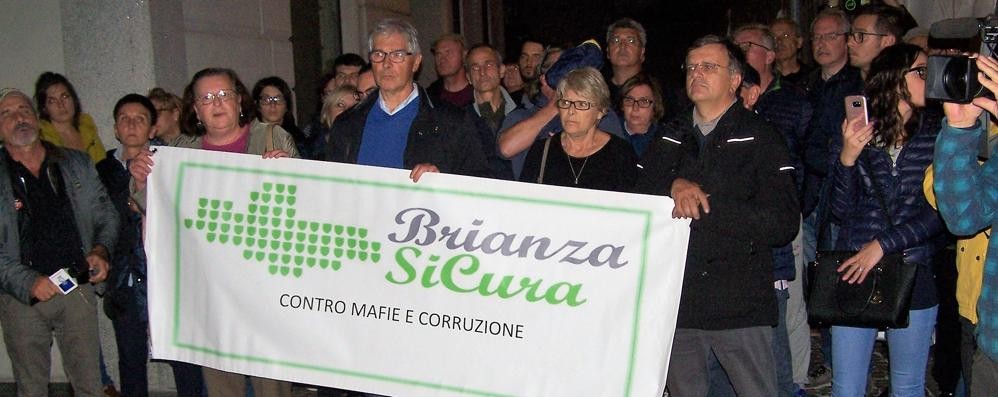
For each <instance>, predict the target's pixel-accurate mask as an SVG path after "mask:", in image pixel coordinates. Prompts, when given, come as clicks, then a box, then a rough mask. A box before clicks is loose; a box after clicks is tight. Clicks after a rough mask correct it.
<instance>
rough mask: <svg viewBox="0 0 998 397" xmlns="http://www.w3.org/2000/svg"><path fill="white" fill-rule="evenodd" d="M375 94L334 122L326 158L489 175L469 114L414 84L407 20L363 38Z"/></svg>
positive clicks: (415, 55) (412, 34) (414, 52)
mask: <svg viewBox="0 0 998 397" xmlns="http://www.w3.org/2000/svg"><path fill="white" fill-rule="evenodd" d="M368 47H369V48H368V50H369V52H368V57H369V58H370V61H371V66H372V70H373V71H374V79H375V81H376V82H377V83H378V87H379V89H378V92H377V94H376V95H370V96H368V98H367V99H365V100H364V101H363V102H361V103H359V104H358V105H357V106H356V107H354V108H353V109H351V110H350V111H347V112H346V113H344V114H342V115H340V117H339V118H338V119H337V120H336V123H334V124H333V129H332V132H331V133H330V137H329V144H328V145H327V147H326V160H329V161H336V162H341V163H352V164H362V165H373V166H380V167H389V168H401V169H408V170H412V172H411V173H410V175H409V176H410V178H412V180H413V181H418V180H419V177H420V176H421V175H422V174H423V173H426V172H444V173H449V174H461V175H471V176H489V167H488V163H487V162H486V159H485V155H484V154H483V153H482V147H481V143H480V142H479V141H478V135H477V130H476V128H475V125H474V122H473V120H472V118H471V116H470V115H469V114H467V113H466V112H464V111H462V110H460V109H457V108H454V107H452V106H449V105H446V104H441V103H433V102H432V101H431V100H430V98H429V96H428V95H427V94H426V91H425V90H423V89H422V88H420V87H419V86H418V85H416V83H414V82H413V75H414V74H415V71H416V70H418V69H419V64H420V62H421V61H422V55H420V52H419V51H420V50H419V41H418V38H417V32H416V29H415V28H414V27H412V25H411V24H409V23H408V22H405V21H402V20H398V19H385V20H382V21H380V22H378V24H377V25H376V26H375V27H374V30H373V31H372V32H371V35H370V36H369V38H368Z"/></svg>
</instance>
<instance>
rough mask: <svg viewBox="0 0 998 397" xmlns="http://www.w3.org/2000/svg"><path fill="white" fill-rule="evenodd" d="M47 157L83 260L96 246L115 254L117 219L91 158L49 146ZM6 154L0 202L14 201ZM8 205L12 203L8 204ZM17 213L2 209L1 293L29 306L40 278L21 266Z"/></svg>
mask: <svg viewBox="0 0 998 397" xmlns="http://www.w3.org/2000/svg"><path fill="white" fill-rule="evenodd" d="M42 144H43V145H45V157H46V159H47V160H48V161H51V162H53V163H55V164H58V165H59V171H60V173H61V174H62V180H63V182H64V183H65V187H66V195H67V196H69V203H70V204H71V205H72V207H73V215H74V217H75V218H76V227H77V230H79V231H80V239H81V242H82V243H83V246H82V247H80V249H81V250H82V253H83V255H84V256H86V254H87V252H89V251H90V249H92V248H93V247H94V246H95V245H97V244H100V245H103V246H104V247H107V250H108V252H109V253H110V252H114V248H115V245H114V244H115V242H116V241H117V238H118V215H117V213H115V211H114V207H113V206H112V205H111V200H110V198H108V195H107V191H106V190H105V189H104V185H102V184H101V183H100V180H99V179H98V178H97V171H96V170H95V169H94V166H93V163H91V162H90V157H88V156H87V155H86V154H85V153H83V152H79V151H76V150H71V149H64V148H60V147H56V146H55V145H52V144H50V143H47V142H42ZM8 156H9V154H8V153H7V150H5V149H2V148H0V200H12V199H13V197H14V192H13V188H12V186H11V177H10V170H9V169H8V168H7V157H8ZM7 202H8V203H9V202H10V201H7ZM17 219H18V216H17V210H16V209H15V206H14V205H0V292H2V293H5V294H9V295H11V296H12V297H14V298H15V299H17V300H19V301H21V302H23V303H25V304H27V303H29V302H30V301H31V286H32V285H33V284H34V282H35V279H36V278H37V277H38V276H40V275H41V274H40V273H38V272H37V271H35V270H34V269H32V268H30V267H29V266H28V265H27V264H25V263H22V262H21V244H20V237H19V236H20V233H21V231H20V230H19V226H18V221H17Z"/></svg>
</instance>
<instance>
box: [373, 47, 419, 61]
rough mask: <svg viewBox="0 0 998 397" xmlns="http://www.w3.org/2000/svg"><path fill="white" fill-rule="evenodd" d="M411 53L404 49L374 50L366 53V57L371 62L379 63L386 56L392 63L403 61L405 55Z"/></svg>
mask: <svg viewBox="0 0 998 397" xmlns="http://www.w3.org/2000/svg"><path fill="white" fill-rule="evenodd" d="M409 55H412V52H409V51H406V50H396V51H391V52H385V51H381V50H374V51H371V52H370V53H368V54H367V57H368V58H370V59H371V63H381V62H384V61H385V58H388V59H389V60H391V61H392V63H402V62H403V61H405V57H407V56H409Z"/></svg>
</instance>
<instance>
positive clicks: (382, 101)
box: [378, 83, 419, 116]
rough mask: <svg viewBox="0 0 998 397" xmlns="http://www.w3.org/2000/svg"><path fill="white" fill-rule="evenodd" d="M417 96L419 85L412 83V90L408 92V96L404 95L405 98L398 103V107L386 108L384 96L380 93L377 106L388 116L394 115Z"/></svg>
mask: <svg viewBox="0 0 998 397" xmlns="http://www.w3.org/2000/svg"><path fill="white" fill-rule="evenodd" d="M418 97H419V87H417V86H416V83H412V92H410V93H409V96H408V97H406V98H405V100H404V101H402V103H400V104H399V107H397V108H395V110H388V105H386V104H385V98H384V97H383V96H381V95H378V106H380V107H381V110H382V111H384V112H385V113H386V114H388V115H389V116H394V115H395V113H398V112H400V111H401V110H402V109H405V107H406V106H409V104H410V103H412V101H415V100H416V98H418Z"/></svg>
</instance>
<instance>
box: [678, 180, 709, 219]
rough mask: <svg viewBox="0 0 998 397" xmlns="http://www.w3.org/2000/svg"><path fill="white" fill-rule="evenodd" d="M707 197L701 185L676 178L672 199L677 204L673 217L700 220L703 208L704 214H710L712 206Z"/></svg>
mask: <svg viewBox="0 0 998 397" xmlns="http://www.w3.org/2000/svg"><path fill="white" fill-rule="evenodd" d="M707 197H709V196H708V195H707V193H704V192H703V190H701V189H700V185H698V184H696V183H693V182H690V181H688V180H685V179H683V178H676V180H675V181H673V182H672V199H673V200H674V201H675V202H676V208H674V209H673V210H672V217H673V218H693V219H700V207H701V206H703V212H704V213H705V214H709V213H710V204H709V203H708V202H707Z"/></svg>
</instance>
